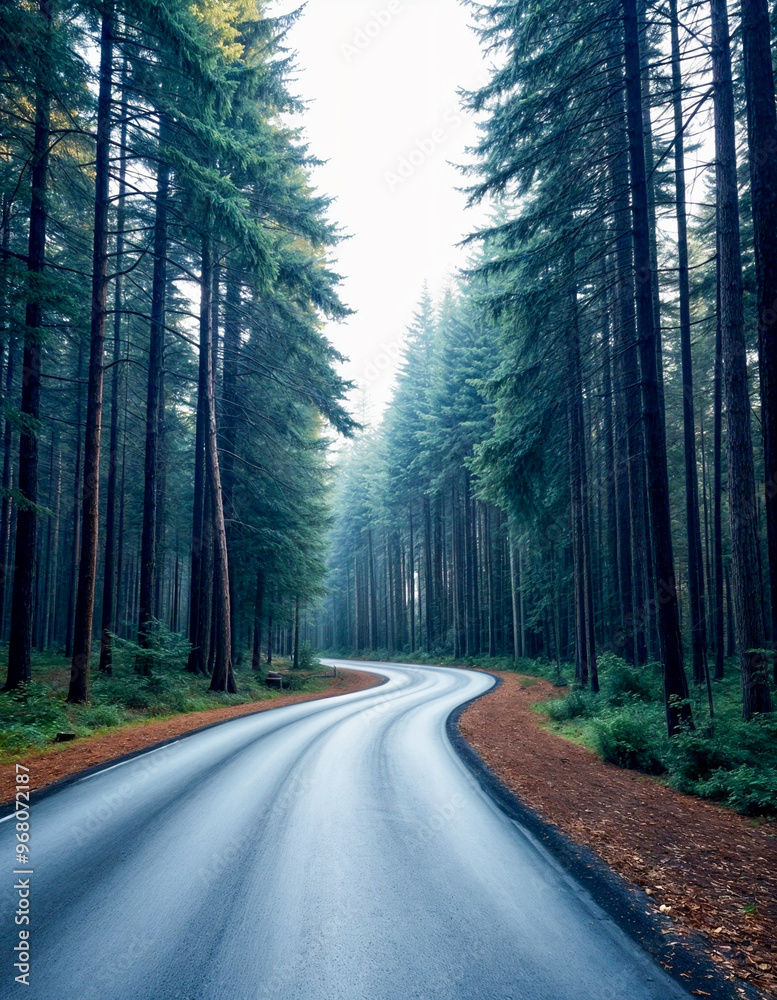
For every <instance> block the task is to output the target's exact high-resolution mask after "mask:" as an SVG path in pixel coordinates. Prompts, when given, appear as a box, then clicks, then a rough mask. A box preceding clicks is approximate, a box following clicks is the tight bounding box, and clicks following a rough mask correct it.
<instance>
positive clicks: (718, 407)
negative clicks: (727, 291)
mask: <svg viewBox="0 0 777 1000" xmlns="http://www.w3.org/2000/svg"><path fill="white" fill-rule="evenodd" d="M718 302H720V299H719V298H718ZM715 326H716V329H715V378H714V403H713V407H714V412H713V422H714V431H713V436H714V459H713V464H714V471H713V486H712V522H713V537H714V540H715V542H714V544H715V679H716V680H723V676H724V672H725V667H724V662H723V661H724V657H725V655H726V649H725V640H724V615H725V608H724V605H723V577H724V573H723V339H722V338H723V331H722V329H721V324H720V307H719V306H718V315H717V323H716V325H715Z"/></svg>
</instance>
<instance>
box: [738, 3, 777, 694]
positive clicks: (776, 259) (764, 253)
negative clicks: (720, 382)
mask: <svg viewBox="0 0 777 1000" xmlns="http://www.w3.org/2000/svg"><path fill="white" fill-rule="evenodd" d="M770 42H771V28H770V24H769V6H768V3H767V0H742V51H743V55H744V67H745V92H746V94H747V126H748V146H749V152H750V191H751V196H752V201H753V236H754V248H755V274H756V298H757V310H758V358H759V370H760V376H761V422H762V426H763V437H764V459H765V473H766V532H767V539H768V547H769V590H770V597H771V623H770V624H771V628H770V633H771V634H770V640H771V642H772V643H773V644H775V648H777V110H775V103H774V71H773V67H772V54H771V44H770ZM775 677H776V678H777V662H775Z"/></svg>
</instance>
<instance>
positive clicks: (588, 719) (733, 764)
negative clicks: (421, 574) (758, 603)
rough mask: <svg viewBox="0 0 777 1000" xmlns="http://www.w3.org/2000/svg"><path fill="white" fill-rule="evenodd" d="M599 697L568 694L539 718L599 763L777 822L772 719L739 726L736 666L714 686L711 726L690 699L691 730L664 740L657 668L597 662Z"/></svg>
mask: <svg viewBox="0 0 777 1000" xmlns="http://www.w3.org/2000/svg"><path fill="white" fill-rule="evenodd" d="M600 680H601V691H600V693H599V694H598V695H593V694H591V693H590V692H588V691H576V690H567V691H566V692H565V693H564V694H563V696H562V697H559V698H553V699H551V700H549V701H545V702H543V703H540V704H539V705H538V706H537V710H538V711H540V712H542V713H543V714H544V716H545V717H546V719H547V720H548V721H549V724H550V725H551V728H552V729H553V730H554V731H555V732H557V733H558V734H559V735H561V736H564V737H566V738H568V739H572V740H574V741H576V742H580V743H582V744H583V745H585V746H587V747H589V748H590V749H592V750H594V751H595V752H596V753H597V754H598V755H599V756H600V757H601V758H602V759H603V760H605V761H607V762H608V763H610V764H616V765H617V766H618V767H623V768H627V769H631V770H635V771H641V772H642V773H644V774H651V775H655V776H657V777H660V778H661V779H662V780H664V781H665V782H666V783H667V784H668V785H670V787H672V788H674V789H676V790H677V791H680V792H685V793H687V794H690V795H696V796H698V797H699V798H702V799H709V800H712V801H715V802H720V803H721V804H722V805H725V806H728V807H730V808H732V809H735V810H736V811H737V812H741V813H743V814H744V815H748V816H759V815H766V816H774V815H777V717H775V716H774V715H771V716H760V717H756V718H755V719H754V720H753V721H751V722H744V721H743V720H742V718H741V697H740V690H739V677H738V675H737V674H736V672H735V668H734V665H733V664H730V665H729V670H728V674H727V676H726V678H725V679H724V680H722V681H717V682H715V684H714V701H715V719H714V721H713V720H710V719H709V717H708V715H707V712H706V695H705V694H703V693H702V692H694V695H693V700H694V706H693V707H694V717H695V720H696V727H695V729H692V730H691V729H686V730H684V731H683V732H681V733H679V734H678V735H677V736H675V737H674V738H673V739H671V740H670V739H669V738H668V737H667V736H666V729H665V725H664V705H663V696H662V692H661V677H660V674H659V672H658V668H657V666H651V665H648V666H646V667H642V668H639V669H635V668H633V667H630V666H629V665H628V664H626V663H625V662H624V661H623V660H620V659H618V657H616V656H613V655H611V654H604V655H603V656H602V657H601V659H600Z"/></svg>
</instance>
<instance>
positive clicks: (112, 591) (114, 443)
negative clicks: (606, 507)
mask: <svg viewBox="0 0 777 1000" xmlns="http://www.w3.org/2000/svg"><path fill="white" fill-rule="evenodd" d="M121 84H122V90H121V93H122V122H121V150H120V153H119V155H120V160H119V192H118V194H119V198H118V202H117V208H116V272H117V273H116V277H115V278H114V295H113V368H112V370H111V429H110V441H109V445H108V449H109V450H108V485H107V493H106V513H105V557H104V564H103V566H104V568H103V606H102V628H101V631H100V670H101V671H102V672H103V673H106V674H110V673H112V667H111V664H112V657H113V650H112V644H111V634H112V633H113V632H114V631H115V630H116V624H115V619H116V580H117V570H116V480H117V476H118V450H119V359H120V357H121V323H122V309H123V302H124V283H123V279H122V275H121V270H122V260H123V256H124V230H125V228H126V224H127V206H126V201H127V156H126V146H127V105H126V93H125V92H126V87H127V60H126V58H125V60H124V65H123V68H122V74H121Z"/></svg>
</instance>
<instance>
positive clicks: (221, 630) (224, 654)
mask: <svg viewBox="0 0 777 1000" xmlns="http://www.w3.org/2000/svg"><path fill="white" fill-rule="evenodd" d="M206 226H207V222H206ZM212 306H213V245H212V236H211V235H210V233H209V232H207V231H206V233H205V235H204V236H203V241H202V280H201V301H200V354H201V355H203V354H204V355H205V356H206V365H207V370H206V378H205V386H206V397H205V403H206V415H207V427H206V434H205V454H206V461H207V473H208V484H209V498H210V508H211V526H212V532H213V560H214V588H213V612H214V613H213V621H214V639H215V643H214V648H215V658H214V666H213V676H212V678H211V682H210V690H211V691H228V692H229V693H231V694H234V693H235V692H236V691H237V686H236V684H235V677H234V673H233V670H232V615H231V612H230V595H229V556H228V553H227V531H226V524H225V520H224V501H223V496H222V492H221V470H220V467H219V451H218V427H217V423H216V392H215V371H214V366H213V308H212Z"/></svg>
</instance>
